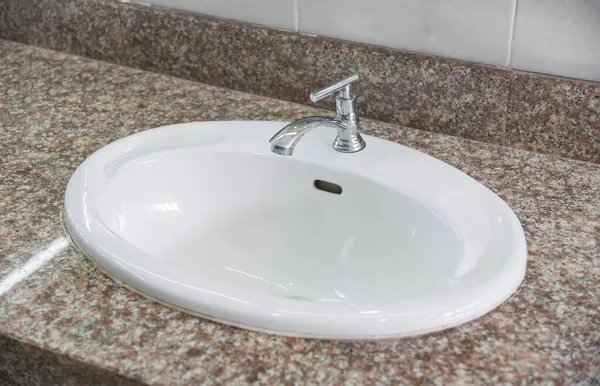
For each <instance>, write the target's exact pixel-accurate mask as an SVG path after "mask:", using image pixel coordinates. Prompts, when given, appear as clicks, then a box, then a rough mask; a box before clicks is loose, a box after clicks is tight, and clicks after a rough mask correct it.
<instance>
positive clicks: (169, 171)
mask: <svg viewBox="0 0 600 386" xmlns="http://www.w3.org/2000/svg"><path fill="white" fill-rule="evenodd" d="M285 124H286V122H265V121H246V122H244V121H231V122H197V123H186V124H179V125H172V126H166V127H161V128H158V129H153V130H149V131H146V132H143V133H140V134H135V135H132V136H130V137H126V138H124V139H121V140H118V141H116V142H114V143H112V144H109V145H107V146H105V147H103V148H101V149H100V150H98V151H97V152H95V153H94V154H93V155H91V156H90V157H89V158H88V159H87V160H86V161H84V162H83V163H82V165H81V166H80V167H79V168H78V169H77V170H76V172H75V173H74V174H73V176H72V178H71V180H70V181H69V184H68V186H67V190H66V195H65V214H66V216H65V217H66V223H67V227H68V229H69V231H70V233H71V235H72V237H73V239H74V241H75V242H76V244H77V245H78V246H79V247H80V248H81V249H82V250H83V252H84V253H86V254H87V255H88V256H89V257H90V258H91V259H92V260H94V261H95V262H96V263H97V264H98V265H99V266H100V267H101V268H102V269H103V270H104V271H105V272H106V273H107V274H109V275H110V276H111V277H113V278H115V279H116V280H118V281H120V282H122V283H124V284H125V285H126V286H128V287H130V288H132V289H134V290H136V291H139V292H141V293H143V294H145V295H147V296H149V297H151V298H154V299H157V300H159V301H162V302H164V303H168V304H170V305H173V306H175V307H177V308H181V309H184V310H187V311H189V312H192V313H195V314H199V315H202V316H205V317H207V318H210V319H214V320H218V321H221V322H224V323H227V324H232V325H236V326H241V327H246V328H250V329H255V330H266V331H269V332H273V333H279V334H284V335H292V336H310V337H317V338H328V339H377V338H384V337H396V336H407V335H418V334H423V333H426V332H429V331H435V330H441V329H445V328H449V327H452V326H456V325H458V324H462V323H464V322H467V321H470V320H472V319H475V318H477V317H479V316H481V315H483V314H485V313H487V312H489V311H490V310H492V309H494V308H495V307H496V306H498V305H499V304H500V303H502V302H503V301H504V300H506V299H507V298H508V297H509V296H510V295H511V294H512V293H513V292H514V291H515V290H516V288H517V287H518V286H519V284H520V283H521V281H522V280H523V277H524V274H525V266H526V260H527V252H526V243H525V236H524V234H523V230H522V227H521V225H520V223H519V221H518V219H517V218H516V216H515V215H514V213H513V212H512V211H511V209H510V208H509V207H508V206H507V205H506V204H505V203H504V202H503V201H502V200H501V199H500V198H499V197H498V196H496V195H495V194H494V193H492V192H491V191H490V190H489V189H487V188H486V187H484V186H483V185H481V184H480V183H478V182H477V181H475V180H474V179H472V178H471V177H469V176H467V175H466V174H464V173H463V172H461V171H459V170H458V169H455V168H454V167H452V166H450V165H448V164H446V163H444V162H442V161H439V160H437V159H435V158H433V157H430V156H428V155H425V154H424V153H421V152H419V151H416V150H412V149H410V148H408V147H405V146H402V145H398V144H395V143H392V142H388V141H385V140H382V139H378V138H375V137H371V136H365V141H366V142H367V146H366V148H365V149H364V150H363V151H361V152H358V153H355V154H342V153H338V152H336V151H335V150H333V148H332V146H331V144H332V140H333V138H334V137H335V129H329V128H318V129H315V130H313V131H312V132H310V133H309V134H307V135H306V137H305V138H304V139H303V140H302V141H301V142H300V144H299V145H298V147H297V148H296V151H295V153H294V156H292V157H284V156H279V155H275V154H273V153H271V152H270V144H269V142H268V139H269V138H270V137H271V136H272V134H273V133H274V132H276V131H277V130H278V129H279V128H281V127H283V126H284V125H285ZM315 180H321V181H326V182H329V183H333V184H336V185H339V187H341V190H342V192H341V194H334V193H331V192H329V191H325V190H320V189H317V188H316V187H315ZM338 193H339V192H338Z"/></svg>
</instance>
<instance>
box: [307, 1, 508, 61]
mask: <svg viewBox="0 0 600 386" xmlns="http://www.w3.org/2000/svg"><path fill="white" fill-rule="evenodd" d="M514 1H515V0H495V1H492V0H484V1H480V0H456V1H434V0H372V1H363V0H329V1H320V0H299V12H298V15H299V26H300V32H304V33H310V34H316V35H324V36H331V37H335V38H340V39H344V40H351V41H357V42H363V43H369V44H374V45H378V46H386V47H392V48H398V49H402V50H408V51H415V52H421V53H428V54H434V55H441V56H446V57H451V58H456V59H463V60H468V61H474V62H481V63H486V64H492V65H498V66H502V65H506V64H507V58H508V46H509V40H510V30H511V17H512V13H513V7H514ZM341 65H343V64H341Z"/></svg>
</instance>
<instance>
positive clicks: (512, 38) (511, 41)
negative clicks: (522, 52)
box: [506, 0, 519, 69]
mask: <svg viewBox="0 0 600 386" xmlns="http://www.w3.org/2000/svg"><path fill="white" fill-rule="evenodd" d="M513 4H514V5H513V9H512V15H511V20H510V31H509V34H508V56H507V57H506V67H507V68H509V69H512V67H511V66H510V63H511V61H512V51H513V45H514V42H515V29H516V27H517V10H518V8H519V0H514V3H513Z"/></svg>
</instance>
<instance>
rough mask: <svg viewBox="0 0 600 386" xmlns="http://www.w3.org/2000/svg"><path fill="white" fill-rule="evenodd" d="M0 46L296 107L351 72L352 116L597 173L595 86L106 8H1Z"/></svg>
mask: <svg viewBox="0 0 600 386" xmlns="http://www.w3.org/2000/svg"><path fill="white" fill-rule="evenodd" d="M0 38H4V39H9V40H15V41H19V42H23V43H27V44H32V45H37V46H41V47H45V48H50V49H54V50H58V51H63V52H68V53H72V54H76V55H82V56H87V57H90V58H94V59H99V60H104V61H108V62H114V63H118V64H123V65H127V66H130V67H135V68H141V69H144V70H150V71H153V72H157V73H161V74H168V75H172V76H176V77H180V78H184V79H188V80H194V81H198V82H202V83H206V84H210V85H216V86H223V87H227V88H230V89H234V90H239V91H245V92H249V93H253V94H258V95H263V96H269V97H274V98H277V99H282V100H286V101H292V102H298V103H309V100H308V94H309V93H310V91H312V90H313V89H315V88H319V87H321V86H323V85H326V84H328V83H330V82H332V81H335V80H338V79H339V78H342V77H343V76H345V75H347V74H350V73H358V74H359V75H360V76H361V82H360V85H359V86H358V89H357V94H359V95H360V108H361V114H362V116H363V117H366V118H372V119H377V120H382V121H386V122H391V123H398V124H401V125H405V126H410V127H414V128H417V129H424V130H429V131H436V132H441V133H445V134H450V135H455V136H460V137H465V138H469V139H475V140H479V141H485V142H490V143H494V144H500V145H504V146H510V147H515V148H520V149H525V150H532V151H537V152H541V153H546V154H553V155H557V156H562V157H569V158H573V159H577V160H583V161H588V162H595V163H600V84H597V83H592V82H583V81H578V80H570V79H561V78H555V77H547V76H541V75H536V74H529V73H522V72H516V71H511V70H507V69H500V68H492V67H486V66H481V65H475V64H470V63H465V62H460V61H456V60H449V59H444V58H439V57H433V56H427V55H421V54H414V53H406V52H401V51H397V50H392V49H386V48H380V47H374V46H369V45H364V44H358V43H352V42H345V41H340V40H335V39H329V38H322V37H315V36H306V35H301V34H297V33H292V32H287V31H281V30H275V29H269V28H265V27H260V26H255V25H251V24H246V23H241V22H234V21H230V20H223V19H216V18H212V17H207V16H204V15H199V14H193V13H189V12H184V11H178V10H173V9H164V8H160V7H149V6H145V5H140V4H132V3H128V2H122V3H121V2H119V1H117V0H86V1H83V0H1V1H0ZM317 106H319V107H325V108H328V109H333V102H332V101H328V102H324V103H321V104H317Z"/></svg>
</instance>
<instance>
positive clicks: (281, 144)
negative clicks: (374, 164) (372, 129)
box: [269, 75, 365, 156]
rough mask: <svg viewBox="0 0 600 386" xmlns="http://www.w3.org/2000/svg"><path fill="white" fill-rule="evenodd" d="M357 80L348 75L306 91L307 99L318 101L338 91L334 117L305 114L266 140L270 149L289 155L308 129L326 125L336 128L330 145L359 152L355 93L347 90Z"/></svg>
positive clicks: (341, 149)
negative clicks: (328, 84) (311, 91)
mask: <svg viewBox="0 0 600 386" xmlns="http://www.w3.org/2000/svg"><path fill="white" fill-rule="evenodd" d="M357 80H358V75H352V76H350V77H348V78H346V79H343V80H341V81H339V82H337V83H335V84H332V85H330V86H327V87H323V88H322V89H320V90H317V91H315V92H313V93H312V94H310V100H312V101H313V102H318V101H320V100H322V99H324V98H327V97H328V96H331V95H333V94H335V93H336V92H338V93H339V94H338V95H337V97H336V98H335V110H336V115H335V117H334V118H327V117H308V118H302V119H298V120H297V121H294V122H292V123H290V124H289V125H287V126H286V127H284V128H283V129H281V130H279V131H278V132H277V133H276V134H275V135H274V136H273V137H272V138H271V139H270V140H269V142H271V151H272V152H273V153H275V154H279V155H287V156H289V155H292V154H293V153H294V148H295V147H296V145H297V144H298V141H300V139H302V137H303V136H304V135H305V134H306V133H307V132H308V131H310V130H312V129H314V128H315V127H319V126H330V127H335V128H336V129H337V136H336V137H335V140H334V141H333V148H334V149H335V150H336V151H339V152H340V153H356V152H357V151H361V150H362V149H363V148H364V147H365V141H364V140H363V139H362V137H361V136H360V133H359V128H360V125H359V123H358V107H357V104H356V95H354V94H353V93H352V90H351V86H352V84H353V83H354V82H356V81H357Z"/></svg>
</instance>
